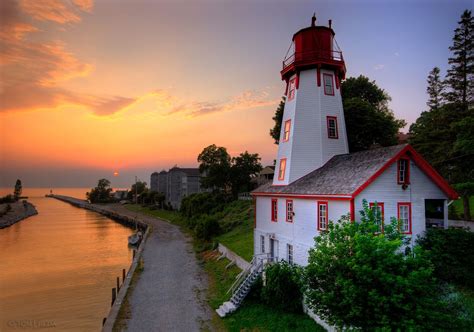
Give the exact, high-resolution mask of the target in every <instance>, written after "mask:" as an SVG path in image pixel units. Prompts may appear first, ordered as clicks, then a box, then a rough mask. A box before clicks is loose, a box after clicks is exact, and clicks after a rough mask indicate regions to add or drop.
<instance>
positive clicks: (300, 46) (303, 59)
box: [281, 15, 346, 81]
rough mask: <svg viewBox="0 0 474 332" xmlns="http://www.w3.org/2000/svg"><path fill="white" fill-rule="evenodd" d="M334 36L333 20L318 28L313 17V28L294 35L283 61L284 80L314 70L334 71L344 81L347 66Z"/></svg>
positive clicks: (282, 75)
mask: <svg viewBox="0 0 474 332" xmlns="http://www.w3.org/2000/svg"><path fill="white" fill-rule="evenodd" d="M334 35H335V33H334V30H333V29H332V27H331V20H329V24H328V26H317V25H316V16H314V15H313V17H312V19H311V26H309V27H307V28H304V29H301V30H300V31H298V32H297V33H295V34H294V35H293V40H292V43H291V45H290V48H289V49H288V52H287V54H286V56H285V59H284V60H283V69H282V71H281V77H282V79H283V80H285V81H288V79H289V78H290V77H291V76H293V75H294V74H296V73H299V72H300V71H301V70H305V69H312V68H318V69H321V68H327V69H331V70H334V72H335V73H336V76H337V77H338V78H339V79H344V78H345V74H346V66H345V63H344V58H343V57H342V52H341V50H340V49H339V46H338V45H337V42H336V40H335V39H334Z"/></svg>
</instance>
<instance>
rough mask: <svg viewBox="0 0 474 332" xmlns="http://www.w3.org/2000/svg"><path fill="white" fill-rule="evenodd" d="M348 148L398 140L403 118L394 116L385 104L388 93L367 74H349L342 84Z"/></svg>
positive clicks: (356, 148) (388, 99) (355, 149)
mask: <svg viewBox="0 0 474 332" xmlns="http://www.w3.org/2000/svg"><path fill="white" fill-rule="evenodd" d="M341 93H342V102H343V107H344V118H345V121H346V129H347V140H348V143H349V151H350V152H356V151H362V150H367V149H369V148H370V147H371V146H372V145H374V144H377V145H382V146H390V145H394V144H397V142H398V139H397V134H398V131H399V130H400V129H401V128H403V127H404V126H405V124H406V123H405V121H404V120H399V119H396V118H395V116H394V115H393V112H392V111H391V110H390V109H389V108H388V102H389V101H390V100H391V98H390V96H389V95H388V94H387V93H386V92H385V91H384V90H383V89H381V88H379V87H378V86H377V84H376V83H375V81H370V80H369V78H368V77H365V76H363V75H360V76H359V77H357V78H355V77H350V78H348V79H347V80H345V81H344V82H342V84H341Z"/></svg>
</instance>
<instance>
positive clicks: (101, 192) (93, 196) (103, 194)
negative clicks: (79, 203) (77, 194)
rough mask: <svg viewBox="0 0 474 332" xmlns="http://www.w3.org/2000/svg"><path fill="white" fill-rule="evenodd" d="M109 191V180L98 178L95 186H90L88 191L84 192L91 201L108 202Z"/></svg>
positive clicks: (110, 198)
mask: <svg viewBox="0 0 474 332" xmlns="http://www.w3.org/2000/svg"><path fill="white" fill-rule="evenodd" d="M111 192H112V188H111V187H110V181H109V180H107V179H100V180H99V182H98V183H97V187H95V188H92V189H91V191H90V192H88V193H86V197H87V199H88V200H89V201H90V202H91V203H108V202H110V201H111V200H112V197H111Z"/></svg>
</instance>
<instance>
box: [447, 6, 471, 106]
mask: <svg viewBox="0 0 474 332" xmlns="http://www.w3.org/2000/svg"><path fill="white" fill-rule="evenodd" d="M458 24H459V25H458V27H457V28H456V29H455V30H454V37H453V45H452V46H451V47H450V48H449V50H450V51H452V52H453V56H452V57H450V58H449V64H450V65H451V68H450V69H448V74H447V75H446V84H447V85H448V87H449V90H448V91H447V93H446V99H447V100H448V101H449V102H452V103H459V104H461V105H462V107H463V108H464V109H467V108H468V103H470V102H472V101H473V100H474V18H473V17H472V13H471V11H470V10H465V11H464V12H463V14H462V15H461V20H460V21H459V22H458Z"/></svg>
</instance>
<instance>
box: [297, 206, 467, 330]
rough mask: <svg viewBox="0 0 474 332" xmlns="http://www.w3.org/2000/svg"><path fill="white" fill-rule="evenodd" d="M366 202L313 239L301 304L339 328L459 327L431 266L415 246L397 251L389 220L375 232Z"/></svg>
mask: <svg viewBox="0 0 474 332" xmlns="http://www.w3.org/2000/svg"><path fill="white" fill-rule="evenodd" d="M378 230H379V225H378V224H377V221H376V217H375V214H374V212H373V210H372V209H370V208H369V207H368V204H367V202H366V201H364V203H363V210H362V211H361V221H360V222H357V223H354V222H351V221H350V218H349V216H345V217H343V218H342V219H341V220H340V221H339V222H337V223H332V222H330V223H329V229H328V231H327V232H324V233H322V234H321V235H319V236H318V237H316V238H315V246H314V248H313V249H311V250H310V253H309V260H308V261H309V264H308V266H307V267H306V271H305V275H306V279H307V285H308V289H307V291H306V297H307V303H308V305H309V306H310V308H312V310H313V311H314V312H315V313H317V314H318V315H320V316H321V317H322V318H323V319H325V320H326V321H328V322H329V323H330V324H333V325H336V326H338V327H339V328H343V327H351V328H354V329H361V330H377V329H380V330H401V331H404V330H432V329H436V330H438V329H441V330H443V329H447V328H449V329H451V328H454V329H456V328H462V327H464V326H463V325H461V324H462V323H463V322H462V321H461V319H460V318H459V316H458V312H457V311H456V310H457V308H456V307H452V306H448V305H447V304H446V303H445V301H444V300H443V298H441V297H440V296H439V294H440V292H441V289H440V287H439V286H438V284H437V282H436V279H435V278H434V277H433V267H432V265H431V263H430V261H429V260H428V259H427V258H426V254H425V252H424V251H423V250H422V249H421V248H420V247H418V246H415V247H414V248H413V252H412V253H411V252H409V253H408V254H407V255H405V254H403V251H404V250H403V249H404V239H403V237H402V235H401V234H400V233H399V232H398V226H397V221H396V220H395V219H392V220H391V222H390V223H388V224H386V225H385V226H384V232H379V231H378Z"/></svg>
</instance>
